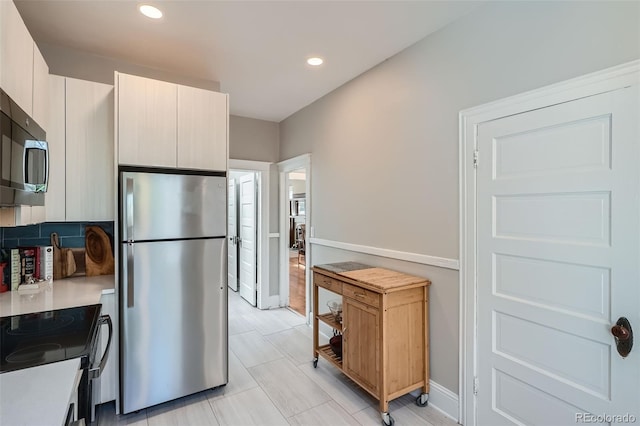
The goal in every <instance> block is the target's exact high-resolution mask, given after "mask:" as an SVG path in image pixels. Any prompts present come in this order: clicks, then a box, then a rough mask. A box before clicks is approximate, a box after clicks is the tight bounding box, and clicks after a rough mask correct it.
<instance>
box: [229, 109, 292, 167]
mask: <svg viewBox="0 0 640 426" xmlns="http://www.w3.org/2000/svg"><path fill="white" fill-rule="evenodd" d="M229 102H231V103H233V98H231V99H229ZM279 137H280V134H279V129H278V123H275V122H272V121H265V120H257V119H255V118H246V117H239V116H237V115H232V116H230V117H229V158H233V159H234V160H253V161H266V162H269V163H273V162H277V161H278V144H279Z"/></svg>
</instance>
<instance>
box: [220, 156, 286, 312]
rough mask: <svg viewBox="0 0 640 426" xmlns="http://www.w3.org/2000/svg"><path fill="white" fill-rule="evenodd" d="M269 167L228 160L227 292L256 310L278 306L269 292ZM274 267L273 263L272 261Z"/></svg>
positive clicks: (272, 290) (261, 163) (277, 299)
mask: <svg viewBox="0 0 640 426" xmlns="http://www.w3.org/2000/svg"><path fill="white" fill-rule="evenodd" d="M272 166H273V164H272V163H266V162H262V161H250V160H233V159H230V160H229V174H228V184H229V188H228V202H229V203H228V229H227V262H228V263H227V268H228V286H229V288H230V290H232V291H237V292H239V293H240V295H241V296H242V298H243V299H244V300H246V301H247V303H249V304H251V305H252V306H256V307H257V308H259V309H269V308H272V307H276V306H279V305H278V302H279V298H278V296H277V295H276V296H272V295H271V293H275V289H270V288H269V282H270V280H269V270H270V269H269V259H270V256H269V237H270V234H269V231H268V229H269V182H270V179H269V178H270V176H269V175H270V172H271V167H272ZM274 263H275V261H274Z"/></svg>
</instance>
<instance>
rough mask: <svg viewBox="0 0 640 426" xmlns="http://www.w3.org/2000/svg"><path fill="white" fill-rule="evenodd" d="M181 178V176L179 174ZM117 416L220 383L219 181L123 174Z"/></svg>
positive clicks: (222, 218)
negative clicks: (119, 401)
mask: <svg viewBox="0 0 640 426" xmlns="http://www.w3.org/2000/svg"><path fill="white" fill-rule="evenodd" d="M178 173H181V174H178ZM119 178H120V179H119V193H120V197H119V211H120V218H119V219H120V238H119V240H120V251H119V253H120V257H119V273H120V286H119V294H120V344H121V346H120V391H121V393H120V400H121V410H122V412H123V413H130V412H132V411H136V410H140V409H142V408H145V407H149V406H152V405H155V404H160V403H163V402H166V401H169V400H172V399H176V398H180V397H182V396H185V395H189V394H192V393H196V392H199V391H202V390H205V389H209V388H212V387H216V386H219V385H223V384H226V383H227V381H228V352H227V351H228V337H227V329H228V328H227V270H226V265H227V252H226V232H227V219H226V210H227V180H226V175H225V174H224V173H223V172H221V173H210V174H207V175H202V174H193V173H189V172H187V171H180V172H177V171H172V170H165V171H161V172H159V171H155V170H152V169H149V170H145V169H139V168H137V169H135V168H125V167H123V168H121V170H120V176H119Z"/></svg>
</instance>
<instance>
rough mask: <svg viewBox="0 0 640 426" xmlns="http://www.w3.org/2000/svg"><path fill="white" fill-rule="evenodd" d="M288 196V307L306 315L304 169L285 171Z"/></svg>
mask: <svg viewBox="0 0 640 426" xmlns="http://www.w3.org/2000/svg"><path fill="white" fill-rule="evenodd" d="M287 180H288V186H287V195H288V198H289V233H288V235H287V237H288V239H289V305H288V306H289V308H290V309H292V310H293V311H295V312H297V313H299V314H300V315H303V316H304V315H306V299H307V297H306V286H305V274H306V246H307V241H306V180H307V178H306V171H305V169H298V170H294V171H292V172H288V173H287Z"/></svg>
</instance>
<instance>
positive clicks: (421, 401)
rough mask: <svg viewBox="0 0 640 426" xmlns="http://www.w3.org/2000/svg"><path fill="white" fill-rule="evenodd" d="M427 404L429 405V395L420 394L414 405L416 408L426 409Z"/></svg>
mask: <svg viewBox="0 0 640 426" xmlns="http://www.w3.org/2000/svg"><path fill="white" fill-rule="evenodd" d="M427 404H429V394H428V393H422V394H420V396H418V397H417V398H416V405H417V406H418V407H426V406H427Z"/></svg>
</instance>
